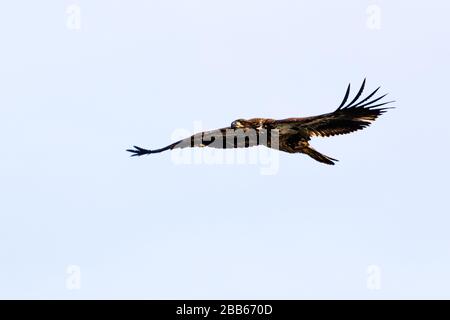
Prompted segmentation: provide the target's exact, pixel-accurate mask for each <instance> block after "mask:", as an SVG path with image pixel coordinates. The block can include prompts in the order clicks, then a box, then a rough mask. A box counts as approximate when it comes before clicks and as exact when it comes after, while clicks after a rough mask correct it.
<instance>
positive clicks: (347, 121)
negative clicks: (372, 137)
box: [127, 79, 394, 165]
mask: <svg viewBox="0 0 450 320" xmlns="http://www.w3.org/2000/svg"><path fill="white" fill-rule="evenodd" d="M365 84H366V79H364V81H363V83H362V85H361V88H360V89H359V91H358V93H357V94H356V96H355V97H354V98H353V99H352V100H351V101H350V102H348V103H347V101H348V98H349V95H350V84H349V85H348V87H347V91H346V92H345V96H344V99H343V100H342V102H341V104H340V105H339V107H338V108H337V109H336V110H335V111H334V112H331V113H326V114H322V115H319V116H313V117H305V118H288V119H282V120H274V119H264V118H254V119H249V120H245V119H238V120H235V121H233V122H232V123H231V125H230V126H229V127H226V128H222V129H216V130H212V131H205V132H200V133H196V134H194V135H193V136H191V137H188V138H185V139H183V140H180V141H177V142H175V143H172V144H170V145H168V146H166V147H164V148H161V149H155V150H148V149H144V148H140V147H137V146H134V149H128V150H127V151H129V152H131V153H132V156H142V155H145V154H151V153H159V152H163V151H166V150H172V149H175V148H188V147H212V148H219V149H233V148H248V147H253V146H258V145H263V146H266V147H268V148H273V149H277V150H280V151H284V152H288V153H304V154H307V155H308V156H310V157H311V158H313V159H315V160H317V161H319V162H322V163H325V164H329V165H334V163H335V161H338V160H336V159H333V158H331V157H328V156H326V155H324V154H321V153H320V152H318V151H316V150H314V149H313V148H312V147H311V146H310V145H309V141H310V140H311V137H330V136H334V135H341V134H347V133H350V132H353V131H357V130H360V129H363V128H365V127H367V126H369V125H370V123H371V122H372V121H375V119H377V118H378V116H380V115H381V114H383V113H384V112H386V110H387V109H391V107H383V108H380V107H381V106H384V105H387V104H389V103H392V102H394V101H388V102H379V101H380V100H381V99H383V98H384V97H385V96H386V94H385V95H382V96H380V97H377V98H373V99H372V100H371V98H372V97H373V96H374V95H375V94H376V93H377V91H378V90H379V89H380V87H378V88H377V89H376V90H375V91H373V92H372V93H371V94H369V95H368V96H367V97H365V98H363V99H361V100H360V101H358V100H359V98H360V97H361V95H362V93H363V91H364V87H365Z"/></svg>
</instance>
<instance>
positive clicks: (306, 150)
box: [302, 147, 339, 166]
mask: <svg viewBox="0 0 450 320" xmlns="http://www.w3.org/2000/svg"><path fill="white" fill-rule="evenodd" d="M302 152H303V153H304V154H307V155H308V156H310V157H311V158H313V159H314V160H317V161H319V162H322V163H325V164H329V165H332V166H333V165H334V163H335V162H336V161H339V160H337V159H333V158H331V157H328V156H326V155H324V154H321V153H320V152H318V151H317V150H315V149H313V148H311V147H306V148H303V149H302Z"/></svg>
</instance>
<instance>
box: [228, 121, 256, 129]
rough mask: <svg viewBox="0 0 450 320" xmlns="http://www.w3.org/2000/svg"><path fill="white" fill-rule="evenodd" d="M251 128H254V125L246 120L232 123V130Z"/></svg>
mask: <svg viewBox="0 0 450 320" xmlns="http://www.w3.org/2000/svg"><path fill="white" fill-rule="evenodd" d="M251 126H252V124H251V123H250V121H248V120H245V119H237V120H234V121H233V122H232V123H231V128H232V129H242V128H249V127H251Z"/></svg>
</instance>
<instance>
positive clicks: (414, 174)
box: [0, 0, 450, 299]
mask: <svg viewBox="0 0 450 320" xmlns="http://www.w3.org/2000/svg"><path fill="white" fill-rule="evenodd" d="M71 4H77V5H79V8H80V9H81V16H80V18H81V20H80V22H81V24H80V28H81V29H79V30H76V29H75V30H74V29H73V28H72V29H71V28H69V27H68V26H67V20H68V14H67V13H66V9H67V8H68V7H69V6H70V5H71ZM374 4H375V5H377V6H378V7H379V8H380V9H381V20H380V23H381V24H380V27H381V28H380V29H379V30H378V29H373V28H369V27H368V26H367V19H368V18H369V15H368V13H367V11H366V10H367V8H368V7H369V6H370V5H374ZM449 13H450V3H449V2H448V1H426V2H425V1H356V0H354V1H341V2H339V3H338V2H337V1H286V0H285V1H283V0H282V1H261V0H258V1H256V0H255V1H237V0H227V1H210V0H208V1H206V0H203V1H199V0H190V1H181V0H177V1H174V0H169V1H167V0H164V1H155V0H152V1H131V2H130V1H110V0H108V1H106V0H102V1H99V0H96V1H78V2H77V1H74V2H70V1H47V2H42V1H40V2H35V3H34V2H31V1H9V2H5V3H4V4H2V10H1V11H0V39H1V42H2V44H1V50H0V58H1V59H0V137H1V138H0V139H1V148H0V164H1V166H0V200H1V201H0V298H63V299H65V298H193V299H196V298H267V299H270V298H450V273H449V270H450V233H449V227H450V210H449V206H448V199H447V197H448V185H447V181H448V179H449V178H450V177H449V169H448V165H449V161H450V157H449V155H450V153H449V138H450V130H449V128H448V117H449V116H450V106H449V102H448V100H449V81H448V79H449V78H448V77H449V74H450V67H449V56H450V45H449V41H448V39H449V38H450V37H449V36H450V34H449V33H450V32H449V31H450V22H449V19H448V15H449ZM69 26H72V27H73V25H71V24H70V23H69ZM364 77H367V91H366V92H367V93H369V92H370V89H375V88H376V87H377V86H379V85H381V86H382V89H381V90H380V92H382V93H385V92H389V96H388V98H390V99H395V100H397V103H396V104H395V106H396V107H397V108H396V109H395V110H391V111H389V112H388V113H387V114H385V115H384V116H382V117H381V118H380V119H379V120H378V121H376V122H375V123H374V125H373V126H371V127H370V128H368V129H366V130H364V131H361V132H358V133H354V134H351V135H347V136H340V137H336V138H328V139H315V140H314V141H313V142H312V144H313V146H314V147H316V149H318V150H319V151H321V152H323V153H324V154H326V155H329V156H331V157H333V158H337V159H339V160H340V162H339V163H338V164H337V165H336V166H334V167H332V166H326V165H323V164H320V163H318V162H315V161H314V160H312V159H310V158H309V157H307V156H305V155H291V154H284V153H280V154H279V170H278V172H277V173H276V174H274V175H261V173H260V168H259V166H257V165H252V164H248V165H206V164H203V165H178V166H177V165H174V163H173V162H172V159H171V155H170V153H166V154H159V155H153V156H148V157H144V158H138V159H136V158H129V157H128V154H127V153H126V152H125V151H124V150H125V149H126V148H128V147H131V146H132V145H134V144H136V145H139V146H143V147H149V148H159V147H163V146H165V145H166V144H168V143H169V142H171V135H172V133H173V132H174V130H177V129H183V128H184V129H186V130H192V129H193V125H194V122H195V121H201V123H202V125H203V126H204V128H205V129H213V128H219V127H224V126H227V125H229V124H230V123H231V121H232V120H234V119H237V118H251V117H271V118H286V117H294V116H308V115H315V114H320V113H325V112H330V111H332V110H333V109H334V108H335V107H336V106H337V105H338V104H339V103H340V101H341V99H342V97H343V95H344V92H345V88H346V85H347V84H348V83H349V82H351V83H352V85H353V89H354V90H355V91H356V90H357V89H358V88H359V85H360V83H361V81H362V80H363V78H364ZM355 91H354V92H355ZM196 152H197V151H196ZM207 152H208V151H207ZM227 152H228V151H227ZM70 265H75V266H78V267H79V268H80V269H79V270H80V271H81V278H79V279H81V282H79V284H80V287H79V288H78V287H77V285H75V287H73V286H72V287H71V286H70V285H69V286H68V285H67V283H68V282H70V277H71V276H70V275H69V274H68V273H67V268H68V266H70ZM371 265H375V266H377V268H376V270H377V271H381V274H378V275H377V276H376V277H377V279H378V280H379V282H378V283H379V284H380V286H379V287H378V286H377V285H375V286H373V285H370V283H372V284H373V282H371V281H372V280H373V279H372V280H371V277H373V276H374V274H373V273H372V272H369V273H368V268H369V266H371ZM72 276H73V274H72ZM68 279H69V280H68ZM77 279H78V278H77ZM368 282H369V285H368ZM77 283H78V282H77ZM77 288H78V289H77ZM70 289H72V290H70ZM374 289H378V290H374Z"/></svg>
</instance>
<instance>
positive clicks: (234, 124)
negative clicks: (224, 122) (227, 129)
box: [231, 120, 240, 129]
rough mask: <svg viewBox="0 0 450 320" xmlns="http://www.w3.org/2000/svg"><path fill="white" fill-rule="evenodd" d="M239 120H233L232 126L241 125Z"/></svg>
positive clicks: (234, 127)
mask: <svg viewBox="0 0 450 320" xmlns="http://www.w3.org/2000/svg"><path fill="white" fill-rule="evenodd" d="M239 124H240V123H239V121H238V120H236V121H233V122H232V123H231V127H232V128H233V129H236V128H237V127H239Z"/></svg>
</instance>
